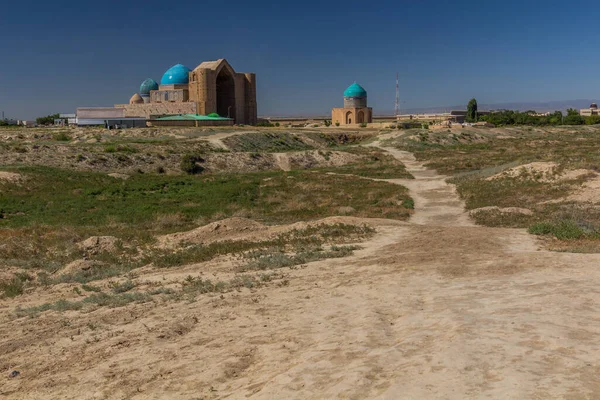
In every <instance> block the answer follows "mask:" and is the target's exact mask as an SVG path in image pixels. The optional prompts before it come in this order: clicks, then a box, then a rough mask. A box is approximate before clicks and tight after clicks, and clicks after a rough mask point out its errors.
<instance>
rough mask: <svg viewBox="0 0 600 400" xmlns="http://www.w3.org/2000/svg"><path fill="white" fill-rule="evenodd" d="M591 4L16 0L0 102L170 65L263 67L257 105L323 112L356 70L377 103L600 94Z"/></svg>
mask: <svg viewBox="0 0 600 400" xmlns="http://www.w3.org/2000/svg"><path fill="white" fill-rule="evenodd" d="M590 4H591V3H589V2H583V1H569V2H567V1H553V0H548V1H527V0H523V1H512V0H509V1H502V2H499V1H487V0H480V1H479V2H473V1H468V2H467V1H426V0H421V1H419V0H413V1H402V0H396V1H371V2H362V1H360V2H359V1H351V0H346V1H337V0H333V1H320V2H317V1H313V0H305V1H303V2H267V1H260V0H256V1H235V0H233V1H229V2H224V1H218V2H200V1H187V0H179V1H177V2H168V1H160V2H159V1H155V0H146V1H139V0H129V1H124V0H123V1H114V0H106V1H103V2H83V1H77V2H75V1H51V2H49V1H44V2H42V1H27V0H22V1H19V2H11V3H10V5H8V6H6V5H4V6H3V10H2V13H1V14H0V51H1V53H0V111H4V112H5V114H6V116H7V117H15V118H32V117H36V116H39V115H46V114H50V113H54V112H74V110H75V108H76V107H78V106H111V105H113V104H115V103H124V102H127V101H128V99H129V97H131V95H132V94H134V93H135V92H137V91H138V89H139V84H140V83H141V82H142V81H143V80H144V79H146V78H148V77H151V78H154V79H155V80H157V81H159V80H160V78H161V76H162V74H163V73H164V72H165V71H166V70H167V69H168V68H169V67H170V66H172V65H173V64H177V63H182V64H184V65H187V66H188V67H190V68H194V67H195V66H196V65H198V64H199V63H200V62H202V61H208V60H214V59H218V58H227V59H228V60H229V62H230V63H231V64H232V66H233V67H234V68H235V69H236V70H237V71H239V72H256V74H257V81H258V102H259V114H261V115H299V114H304V115H315V114H319V115H326V114H328V113H329V112H330V109H331V107H337V106H341V104H342V93H343V91H344V89H345V88H346V87H347V86H348V85H350V84H351V83H353V82H354V81H356V82H358V83H360V84H361V85H362V86H364V87H365V88H366V89H367V91H368V93H369V105H370V106H372V107H374V109H375V113H378V112H379V113H384V112H390V111H391V110H393V107H394V98H395V74H396V72H399V73H400V91H401V98H402V104H401V107H402V108H421V107H433V106H445V105H448V106H450V105H457V104H463V103H464V104H466V103H467V101H468V100H469V98H471V97H476V98H477V99H478V101H479V102H480V103H502V102H513V101H551V100H568V99H580V98H589V99H595V98H598V97H600V75H599V74H598V71H599V66H600V53H599V52H598V51H597V49H598V46H597V41H598V32H597V30H598V29H597V27H598V24H597V21H596V20H597V17H596V14H597V13H595V12H594V11H593V7H591V8H590Z"/></svg>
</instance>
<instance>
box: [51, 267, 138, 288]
mask: <svg viewBox="0 0 600 400" xmlns="http://www.w3.org/2000/svg"><path fill="white" fill-rule="evenodd" d="M140 266H141V264H140V263H118V264H114V265H106V264H104V263H98V264H93V265H92V266H91V267H90V268H88V269H86V270H80V271H77V272H73V273H70V274H63V275H59V276H57V277H55V278H51V279H50V280H49V281H48V282H47V284H48V285H55V284H59V283H81V284H86V283H89V282H93V281H99V280H103V279H108V278H112V277H115V276H120V275H123V274H125V273H127V272H130V271H131V270H133V269H135V268H138V267H140Z"/></svg>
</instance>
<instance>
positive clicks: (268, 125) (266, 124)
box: [256, 121, 275, 128]
mask: <svg viewBox="0 0 600 400" xmlns="http://www.w3.org/2000/svg"><path fill="white" fill-rule="evenodd" d="M256 126H260V127H265V128H273V127H274V126H275V125H273V124H272V123H270V122H269V121H260V122H258V123H257V124H256Z"/></svg>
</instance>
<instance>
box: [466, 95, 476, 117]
mask: <svg viewBox="0 0 600 400" xmlns="http://www.w3.org/2000/svg"><path fill="white" fill-rule="evenodd" d="M466 119H467V121H468V122H477V100H475V99H471V100H469V104H468V105H467V118H466Z"/></svg>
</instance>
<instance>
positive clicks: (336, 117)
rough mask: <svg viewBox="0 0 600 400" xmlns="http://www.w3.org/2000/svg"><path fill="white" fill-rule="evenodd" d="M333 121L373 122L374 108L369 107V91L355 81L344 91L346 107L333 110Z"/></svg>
mask: <svg viewBox="0 0 600 400" xmlns="http://www.w3.org/2000/svg"><path fill="white" fill-rule="evenodd" d="M331 121H332V122H333V123H334V124H338V123H339V124H340V125H357V124H358V125H360V124H363V123H371V122H373V109H372V108H370V107H367V91H366V90H365V89H364V88H363V87H362V86H360V85H359V84H358V83H356V82H355V83H353V84H352V85H350V86H349V87H348V89H346V91H345V92H344V108H334V109H332V110H331Z"/></svg>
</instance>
